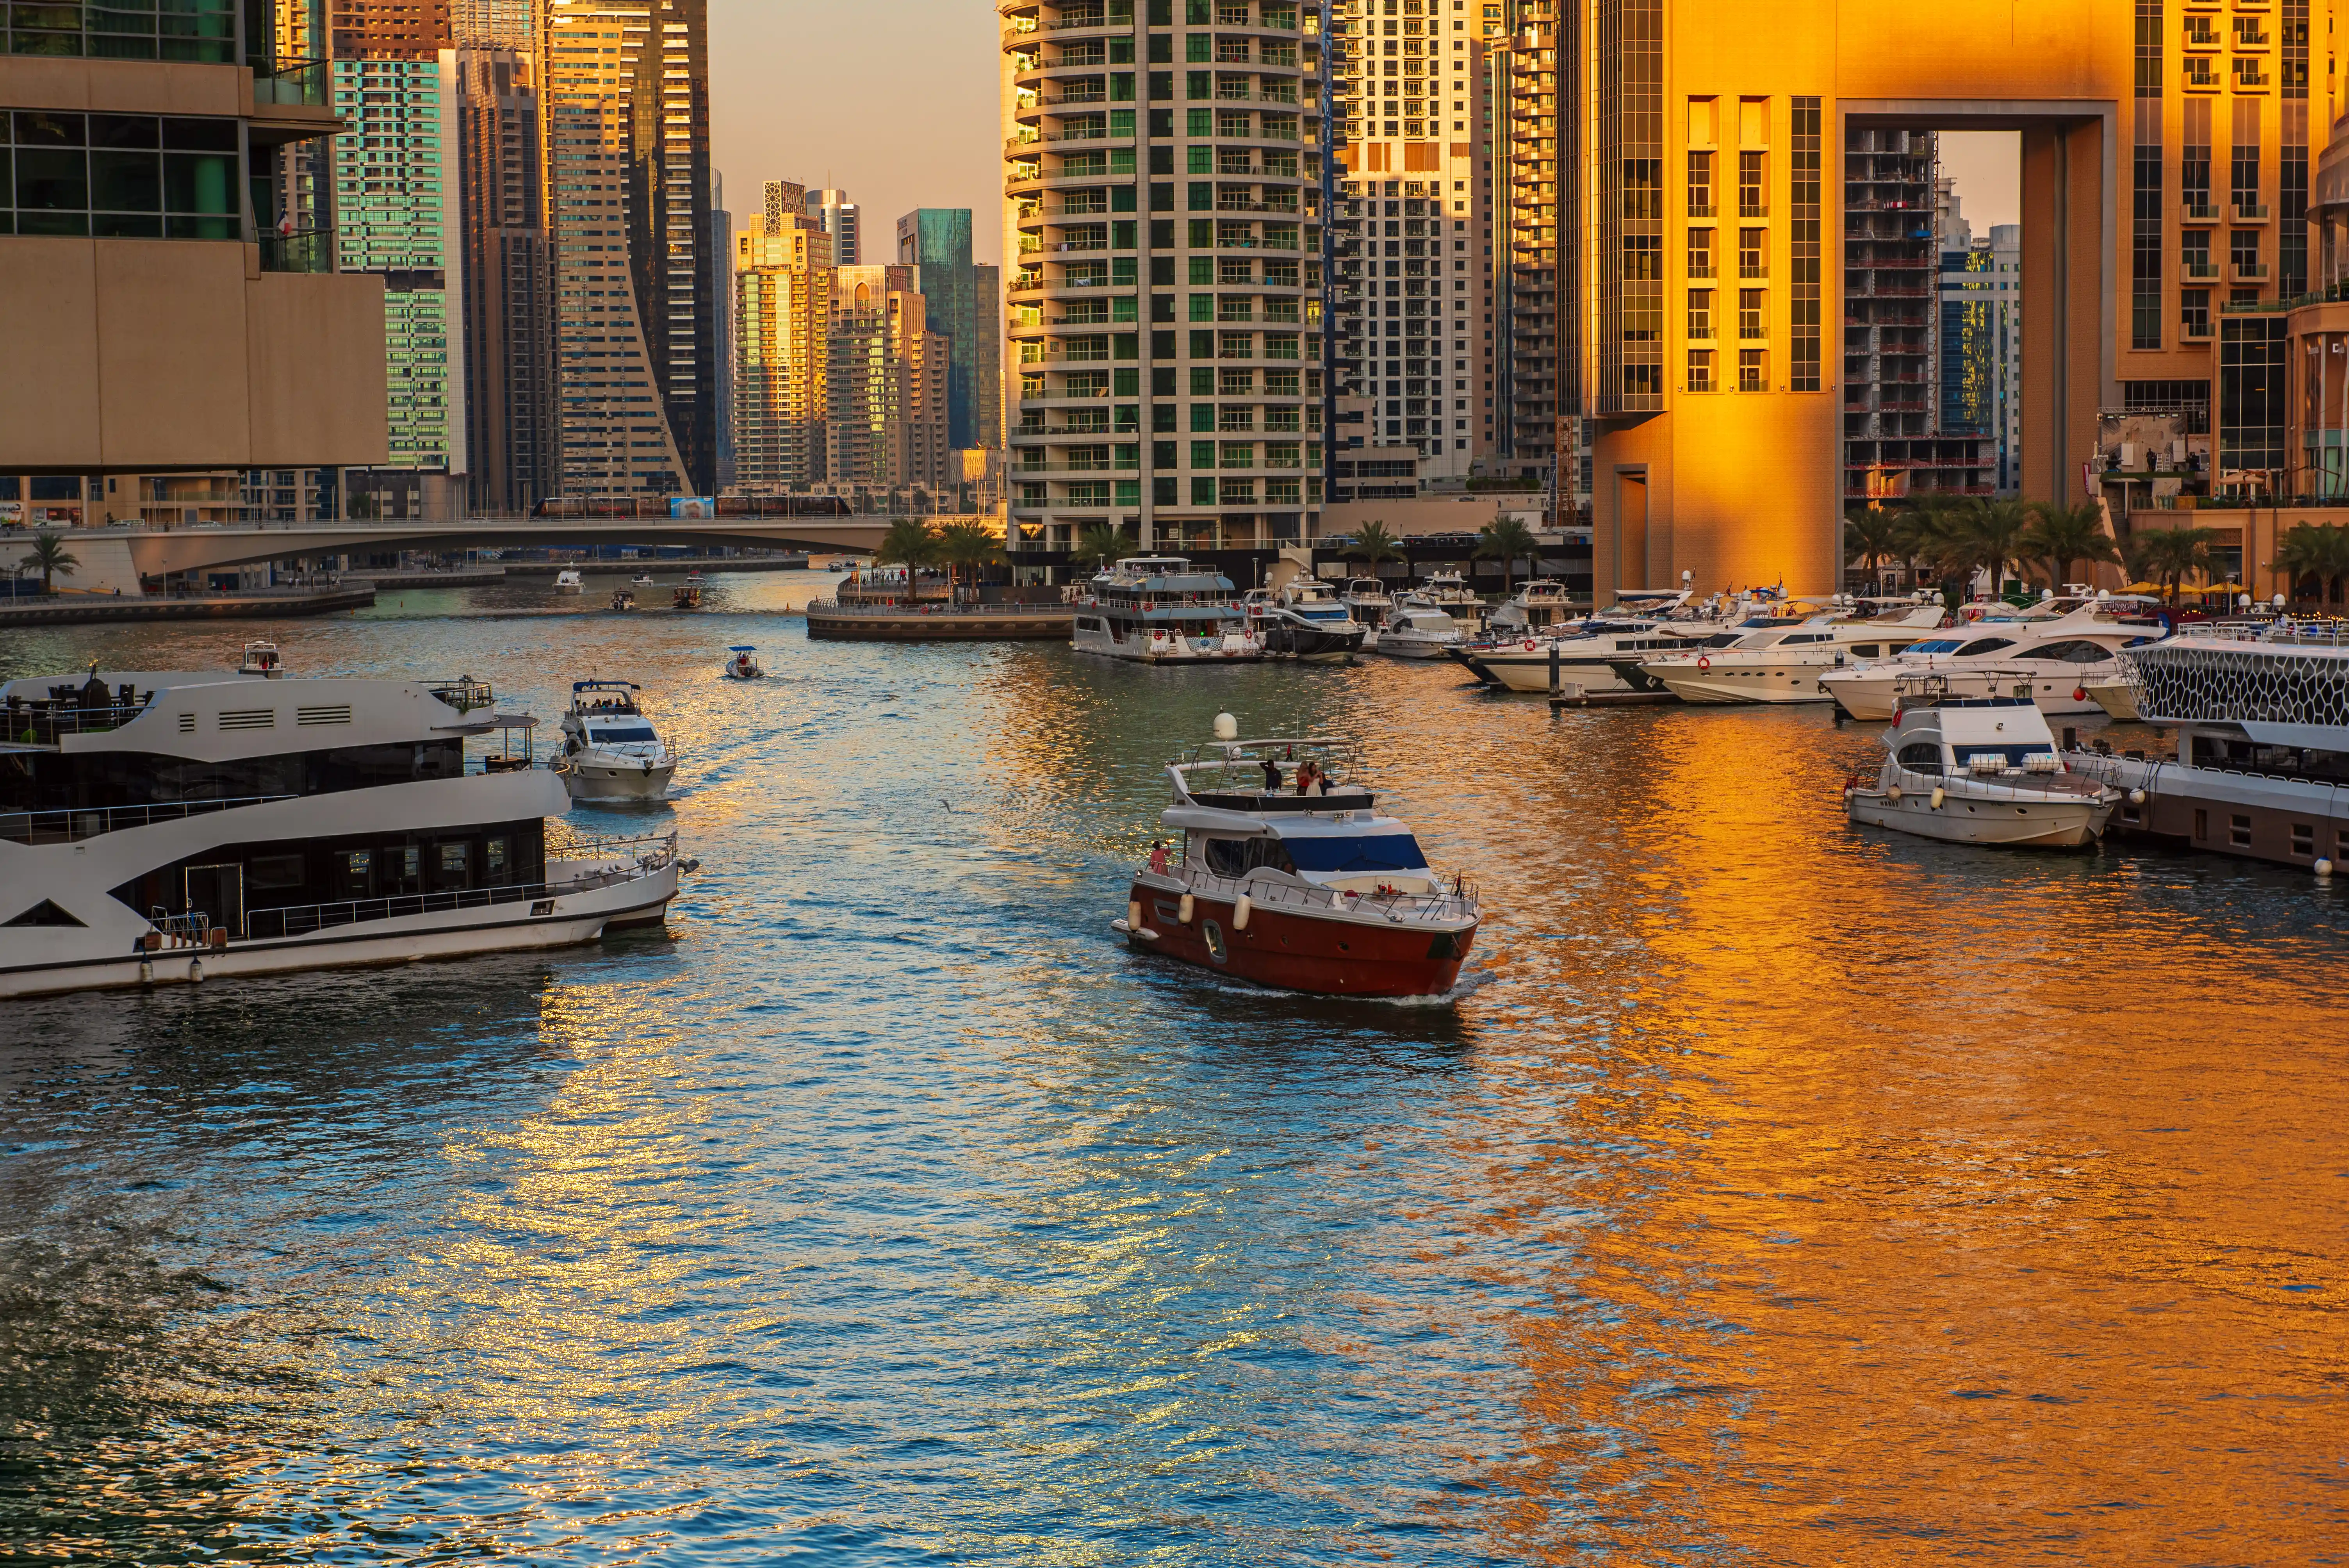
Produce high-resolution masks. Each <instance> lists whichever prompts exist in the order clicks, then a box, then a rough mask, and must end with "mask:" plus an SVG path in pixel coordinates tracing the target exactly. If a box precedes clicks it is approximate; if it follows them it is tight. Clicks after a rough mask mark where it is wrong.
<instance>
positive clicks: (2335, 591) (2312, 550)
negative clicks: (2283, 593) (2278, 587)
mask: <svg viewBox="0 0 2349 1568" xmlns="http://www.w3.org/2000/svg"><path fill="white" fill-rule="evenodd" d="M2275 563H2276V564H2277V565H2278V566H2279V567H2282V569H2283V570H2284V571H2285V572H2286V573H2290V574H2291V577H2292V597H2294V598H2298V597H2299V596H2300V580H2301V579H2302V578H2303V577H2313V578H2315V579H2316V591H2317V595H2318V598H2319V600H2320V601H2321V602H2322V603H2328V604H2329V603H2332V602H2333V600H2334V599H2336V598H2338V597H2339V596H2340V593H2339V586H2340V583H2341V580H2342V578H2343V577H2344V576H2349V531H2344V530H2343V529H2342V527H2341V525H2340V524H2338V523H2330V522H2329V523H2326V524H2324V525H2323V527H2318V526H2317V525H2315V524H2313V523H2306V522H2302V523H2295V524H2294V525H2293V526H2292V531H2290V532H2288V533H2286V534H2285V535H2284V536H2283V538H2282V541H2280V542H2278V544H2277V546H2276V561H2275Z"/></svg>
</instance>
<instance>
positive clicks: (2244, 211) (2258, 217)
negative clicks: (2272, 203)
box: [2234, 200, 2268, 223]
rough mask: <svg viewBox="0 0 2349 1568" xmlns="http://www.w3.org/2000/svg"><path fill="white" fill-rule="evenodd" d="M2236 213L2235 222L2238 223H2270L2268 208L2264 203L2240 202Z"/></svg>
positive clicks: (2235, 208)
mask: <svg viewBox="0 0 2349 1568" xmlns="http://www.w3.org/2000/svg"><path fill="white" fill-rule="evenodd" d="M2234 212H2235V222H2238V223H2264V222H2267V221H2268V208H2267V203H2266V202H2264V201H2240V200H2238V201H2236V203H2235V207H2234Z"/></svg>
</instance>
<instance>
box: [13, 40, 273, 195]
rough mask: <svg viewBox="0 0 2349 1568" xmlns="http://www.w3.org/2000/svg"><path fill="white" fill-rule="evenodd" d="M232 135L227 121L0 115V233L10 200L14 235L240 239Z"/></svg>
mask: <svg viewBox="0 0 2349 1568" xmlns="http://www.w3.org/2000/svg"><path fill="white" fill-rule="evenodd" d="M23 14H24V13H23V12H21V11H20V12H19V13H18V15H23ZM12 144H13V149H14V152H13V159H12V157H11V151H10V149H11V145H12ZM238 144H239V134H238V129H237V122H236V121H234V120H233V119H162V118H160V117H158V116H154V115H126V114H91V115H83V114H53V113H49V112H47V111H44V110H28V109H19V110H17V111H16V113H14V114H0V176H5V175H6V174H7V173H8V171H9V165H10V163H11V162H12V161H13V162H14V164H15V171H14V172H15V179H14V181H8V180H7V179H5V178H0V233H5V232H9V229H10V227H11V222H10V217H9V213H8V211H7V210H8V209H9V208H10V207H12V206H13V207H14V208H15V209H16V213H15V221H14V229H15V232H17V233H19V234H73V235H99V236H108V235H112V236H119V237H129V238H142V237H143V238H148V239H173V240H234V239H238V238H241V237H242V236H243V218H242V215H241V202H240V201H239V195H238V183H239V180H240V178H241V177H240V173H239V163H240V160H239V158H238Z"/></svg>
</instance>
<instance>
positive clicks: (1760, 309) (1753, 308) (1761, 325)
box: [1737, 289, 1770, 340]
mask: <svg viewBox="0 0 2349 1568" xmlns="http://www.w3.org/2000/svg"><path fill="white" fill-rule="evenodd" d="M1769 294H1770V291H1769V290H1767V289H1739V290H1738V291H1737V335H1738V336H1739V337H1742V338H1745V339H1749V340H1751V339H1754V338H1761V337H1767V336H1769V335H1770V326H1769V314H1770V313H1769Z"/></svg>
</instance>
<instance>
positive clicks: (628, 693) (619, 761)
mask: <svg viewBox="0 0 2349 1568" xmlns="http://www.w3.org/2000/svg"><path fill="white" fill-rule="evenodd" d="M641 695H642V688H640V687H639V686H636V685H635V684H634V683H633V682H630V681H574V682H572V683H571V711H570V712H568V713H566V714H564V716H563V747H562V749H561V750H559V751H558V752H557V753H556V754H555V758H554V771H555V773H556V774H557V775H558V776H559V777H560V778H561V779H562V780H563V787H564V789H567V790H569V791H570V792H571V798H572V799H574V800H588V801H636V800H660V799H667V795H668V786H669V780H670V779H671V778H672V777H673V776H674V775H675V774H676V772H677V762H678V758H677V752H676V751H675V750H674V749H673V748H671V747H670V746H669V744H668V742H667V741H666V740H663V739H662V738H660V734H659V732H658V731H657V730H656V729H655V728H654V727H653V721H652V720H651V719H650V718H649V717H647V716H646V714H645V710H644V707H643V706H642V704H641V702H640V701H639V698H640V696H641Z"/></svg>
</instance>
